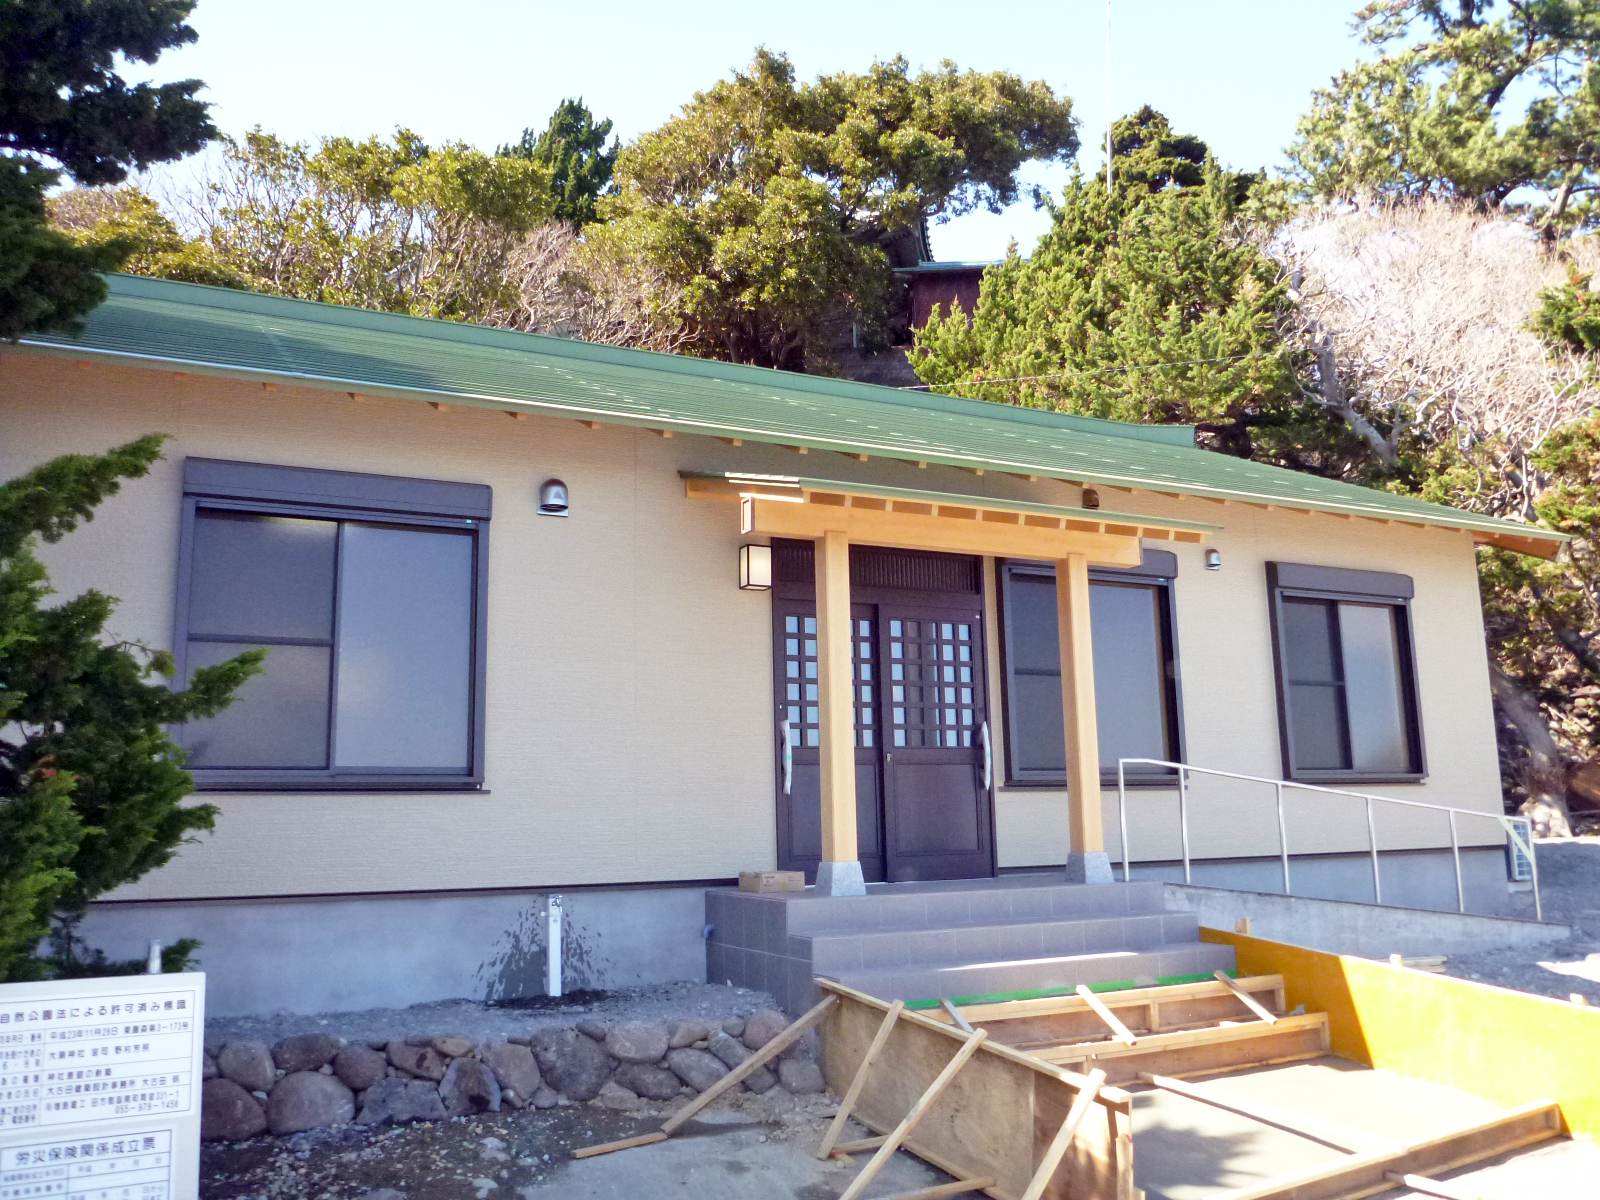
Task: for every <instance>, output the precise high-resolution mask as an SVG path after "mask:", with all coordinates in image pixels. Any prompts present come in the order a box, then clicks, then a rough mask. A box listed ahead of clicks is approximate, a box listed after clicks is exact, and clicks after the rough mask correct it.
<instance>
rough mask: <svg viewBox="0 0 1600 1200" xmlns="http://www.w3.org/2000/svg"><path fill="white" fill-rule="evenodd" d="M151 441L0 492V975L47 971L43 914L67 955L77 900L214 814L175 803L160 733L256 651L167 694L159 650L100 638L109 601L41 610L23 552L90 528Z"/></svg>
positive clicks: (219, 695) (217, 704) (39, 579)
mask: <svg viewBox="0 0 1600 1200" xmlns="http://www.w3.org/2000/svg"><path fill="white" fill-rule="evenodd" d="M162 440H163V439H162V438H161V437H160V436H159V435H151V436H148V437H143V438H140V439H139V440H138V441H134V442H129V443H128V444H127V445H125V446H119V447H117V448H116V449H114V450H111V451H109V452H107V453H106V454H102V455H79V454H72V455H66V456H64V457H61V458H57V459H54V460H52V461H50V462H47V463H45V464H43V465H42V466H39V467H36V468H34V469H33V470H32V471H29V472H28V473H27V474H25V475H22V476H19V477H18V478H16V479H13V480H11V481H9V482H8V483H5V484H0V980H5V979H25V978H30V977H37V976H38V975H40V974H42V973H45V972H46V970H47V966H46V964H45V963H44V962H42V961H41V960H40V959H39V958H37V957H36V956H35V953H34V951H35V949H36V947H37V946H38V944H39V941H40V939H41V937H43V935H44V934H45V932H46V929H47V926H48V922H49V919H50V917H51V915H52V914H53V913H54V914H60V916H61V918H62V922H63V924H62V927H61V932H62V934H63V936H62V937H61V938H60V939H59V942H58V945H59V947H60V950H61V952H62V953H63V954H64V955H65V957H66V958H68V959H71V958H73V957H74V956H75V955H76V953H77V950H78V948H79V947H78V944H77V943H76V941H75V938H74V936H73V929H74V926H75V922H76V920H77V919H78V918H80V917H81V916H82V914H83V913H84V912H85V911H86V910H87V908H88V905H89V902H90V901H91V900H93V899H94V898H95V897H97V896H99V895H102V894H103V893H105V892H107V891H110V890H111V889H112V888H115V887H119V886H121V885H122V884H124V883H129V882H131V881H133V880H135V879H137V878H139V877H140V876H141V875H143V874H144V873H145V872H147V871H150V870H153V869H154V868H156V867H159V866H161V865H162V864H164V863H166V862H167V861H169V860H170V859H171V858H172V856H173V855H174V854H176V853H177V851H178V848H179V846H181V845H182V844H183V843H184V842H185V841H187V840H189V835H190V834H191V833H192V832H193V831H195V830H200V829H210V828H211V826H212V822H213V821H214V819H215V817H216V812H217V810H216V808H215V807H213V806H212V805H209V804H202V805H193V806H185V805H184V804H183V803H182V801H183V799H184V797H185V796H187V795H188V793H189V792H190V790H191V789H192V786H193V780H192V778H191V776H190V775H189V773H188V772H187V771H185V770H184V769H183V751H182V750H181V749H179V747H178V746H177V745H176V744H175V743H174V742H173V741H172V740H171V738H170V737H168V735H167V732H166V730H167V727H168V726H171V725H174V724H179V723H182V722H184V721H187V720H190V719H191V718H194V717H206V716H212V715H214V714H216V713H218V712H220V711H221V710H222V709H223V708H225V707H227V705H228V703H229V702H230V700H231V699H232V697H233V693H234V691H235V689H237V688H238V687H239V685H240V684H242V683H243V682H244V681H245V680H246V679H248V678H249V677H250V676H251V675H253V674H255V673H256V672H258V671H259V670H260V665H261V661H262V659H263V657H264V655H265V652H264V651H260V650H254V651H248V652H246V653H244V654H241V655H239V656H238V657H237V658H234V659H231V660H229V661H228V662H225V663H221V664H219V665H217V666H215V667H207V668H204V669H202V670H200V671H197V672H195V676H194V678H193V679H192V680H191V681H190V683H189V686H188V688H187V689H186V690H182V691H175V690H173V689H172V688H170V687H169V686H168V685H167V683H166V682H165V681H166V679H167V678H169V677H170V676H171V674H172V671H173V660H172V656H171V655H170V654H168V653H166V652H163V651H154V650H150V649H148V648H146V647H143V646H139V645H134V644H129V643H125V642H110V641H107V640H106V637H105V634H104V630H105V623H106V620H107V618H108V617H109V616H110V615H111V612H112V610H113V608H114V607H115V605H116V601H115V600H114V599H113V598H111V597H110V596H107V595H105V594H103V593H101V592H98V591H92V590H91V591H87V592H84V593H83V594H81V595H79V596H75V597H73V598H72V599H69V600H66V601H64V602H62V603H60V604H51V605H47V604H46V603H45V600H46V597H48V596H49V595H50V594H51V589H50V586H49V581H48V578H47V576H46V573H45V569H44V565H43V564H42V563H41V562H40V561H39V558H38V556H37V554H36V553H35V549H36V547H37V543H38V542H40V541H44V542H57V541H60V540H61V538H63V537H64V536H66V534H68V533H70V532H71V531H72V530H74V529H75V528H77V525H78V523H79V522H80V521H85V520H90V519H92V517H93V513H94V509H95V508H96V507H97V506H98V505H99V504H100V503H101V502H102V501H103V500H105V499H106V498H107V497H109V496H113V495H115V494H116V493H117V491H118V490H119V488H120V486H121V482H120V481H121V480H123V479H137V478H140V477H142V476H143V475H145V474H146V473H147V472H148V471H149V470H150V466H151V464H153V463H154V462H155V461H156V460H157V459H159V458H160V457H161V443H162ZM59 965H66V966H70V963H69V964H58V966H59Z"/></svg>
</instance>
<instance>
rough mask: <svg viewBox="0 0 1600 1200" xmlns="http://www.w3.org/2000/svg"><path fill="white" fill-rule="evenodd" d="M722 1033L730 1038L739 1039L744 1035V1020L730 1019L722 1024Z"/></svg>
mask: <svg viewBox="0 0 1600 1200" xmlns="http://www.w3.org/2000/svg"><path fill="white" fill-rule="evenodd" d="M722 1032H723V1033H725V1034H727V1035H728V1036H729V1037H739V1036H741V1035H742V1034H743V1033H744V1018H743V1017H730V1018H728V1020H726V1021H724V1022H723V1023H722Z"/></svg>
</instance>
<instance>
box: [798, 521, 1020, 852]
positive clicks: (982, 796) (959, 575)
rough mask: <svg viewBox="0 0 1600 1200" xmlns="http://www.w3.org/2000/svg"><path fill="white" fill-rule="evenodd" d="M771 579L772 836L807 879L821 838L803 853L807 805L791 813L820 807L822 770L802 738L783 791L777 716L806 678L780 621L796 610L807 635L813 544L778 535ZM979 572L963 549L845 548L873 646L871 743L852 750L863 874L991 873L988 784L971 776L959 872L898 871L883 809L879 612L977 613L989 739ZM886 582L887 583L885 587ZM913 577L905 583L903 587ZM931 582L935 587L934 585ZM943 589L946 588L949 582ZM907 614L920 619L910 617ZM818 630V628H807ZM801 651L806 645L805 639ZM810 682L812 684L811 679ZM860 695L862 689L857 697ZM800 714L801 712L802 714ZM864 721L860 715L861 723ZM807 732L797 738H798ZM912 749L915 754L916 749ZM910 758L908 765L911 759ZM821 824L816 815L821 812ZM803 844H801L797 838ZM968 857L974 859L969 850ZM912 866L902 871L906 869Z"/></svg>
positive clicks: (854, 607)
mask: <svg viewBox="0 0 1600 1200" xmlns="http://www.w3.org/2000/svg"><path fill="white" fill-rule="evenodd" d="M773 548H774V554H773V558H774V579H773V590H772V606H773V665H774V679H773V700H774V712H773V717H774V721H773V733H772V744H773V747H774V752H775V763H774V766H775V777H776V779H777V789H776V790H777V805H776V813H775V816H776V820H777V842H778V865H779V866H780V867H781V868H783V869H785V870H804V871H805V872H806V877H807V882H811V881H812V880H814V879H815V875H816V864H817V859H818V856H819V855H820V840H819V841H818V843H817V852H816V853H815V854H813V853H807V851H809V850H810V849H811V846H810V842H811V840H812V839H811V837H810V836H808V834H807V830H809V825H810V822H809V820H806V821H805V822H804V823H805V825H806V829H805V830H802V829H800V822H799V818H802V817H806V818H809V814H808V813H801V812H797V811H795V805H796V804H797V803H798V804H807V803H816V804H819V805H820V798H819V797H818V796H817V793H816V791H815V788H816V786H817V784H816V783H814V782H813V778H814V777H815V776H816V775H817V774H818V773H819V767H818V759H817V750H816V748H814V747H809V746H804V745H802V746H800V747H797V748H796V749H795V751H794V758H793V762H792V768H791V769H792V771H793V774H792V776H791V782H792V787H791V794H789V795H787V796H786V795H785V794H784V791H783V778H784V758H783V746H782V742H781V737H780V733H779V728H778V725H777V722H778V720H779V719H781V718H782V716H783V715H784V712H785V710H786V709H787V708H789V707H790V706H791V705H792V703H793V701H791V700H790V699H789V696H788V691H787V685H788V684H790V683H792V682H797V683H799V684H800V685H801V688H800V696H801V701H800V702H801V704H802V705H804V703H805V700H804V697H805V688H804V685H805V683H806V680H805V678H804V669H805V668H804V667H802V668H801V673H800V677H799V678H798V679H791V678H790V677H789V676H788V675H787V674H786V672H785V663H786V660H787V659H788V658H789V657H790V655H789V654H788V653H787V651H788V646H787V644H786V643H787V640H788V639H789V638H791V637H794V636H796V634H795V633H792V632H790V631H788V630H787V629H786V628H785V622H786V619H787V618H788V617H790V616H795V617H798V618H800V619H801V620H800V629H799V634H800V636H801V637H802V639H803V637H804V617H805V616H808V615H809V616H812V617H814V616H815V612H816V589H815V584H814V582H813V576H812V575H811V544H810V543H809V542H794V541H786V540H784V539H774V541H773ZM983 582H984V577H983V572H982V560H981V559H976V558H973V557H971V556H967V555H944V554H935V553H931V552H924V551H901V550H882V549H880V548H878V547H871V546H852V547H851V588H850V599H851V615H852V619H853V620H856V621H858V622H859V621H863V620H865V621H869V622H871V629H872V639H871V640H872V645H871V648H870V649H871V659H872V664H871V665H872V667H873V671H872V674H873V680H872V687H873V698H872V701H871V707H872V710H873V711H872V720H871V728H872V730H873V738H872V741H873V743H874V744H873V745H872V746H871V747H867V746H864V745H858V746H857V748H856V778H857V796H856V811H857V814H858V836H859V842H860V857H861V865H862V873H863V875H864V876H865V878H866V879H867V880H868V882H873V881H877V880H883V879H886V878H891V879H892V878H907V879H910V878H940V877H957V878H959V877H984V876H992V875H993V874H995V870H996V867H995V836H994V828H995V820H994V788H993V786H992V782H991V786H990V787H989V788H988V789H983V788H982V787H981V779H978V778H977V776H975V779H976V780H977V782H976V786H977V787H978V795H977V797H976V802H977V811H976V814H975V815H976V819H977V822H978V828H979V837H980V843H981V847H982V849H981V851H980V852H979V853H980V854H981V865H978V864H974V867H973V869H972V870H971V871H964V872H963V873H962V874H961V875H957V876H941V875H939V874H938V873H937V871H935V872H934V873H931V874H929V873H918V870H917V868H916V867H915V864H912V863H909V862H908V863H904V864H901V870H900V871H897V870H896V864H895V863H894V862H893V861H892V860H891V855H890V854H889V842H888V840H887V834H888V832H889V826H890V824H891V823H892V821H893V817H892V816H891V815H890V814H888V813H887V811H886V808H887V805H886V798H887V796H888V791H889V786H890V783H889V780H888V778H887V773H888V769H889V767H890V764H889V763H888V762H887V761H886V757H885V756H886V754H888V753H891V752H892V751H893V750H894V747H892V746H888V745H886V742H887V741H888V740H889V725H888V723H887V722H886V721H885V719H884V718H885V717H886V716H887V714H888V709H889V704H888V700H887V696H888V692H886V691H885V690H884V688H885V687H887V686H888V684H889V680H888V679H887V675H888V670H887V669H886V665H887V663H888V661H889V646H888V641H887V626H886V625H885V622H884V620H882V619H880V617H884V616H885V615H886V614H889V613H891V612H895V611H906V612H912V613H918V612H924V611H926V612H928V613H929V614H930V615H931V614H932V613H933V612H940V613H948V614H950V617H949V619H951V620H954V619H955V616H956V615H960V616H962V617H963V619H973V620H974V626H975V627H974V629H973V639H972V641H973V652H972V654H973V667H974V675H975V678H976V680H977V681H979V682H978V684H977V686H978V687H979V688H981V691H980V692H979V694H978V698H977V707H978V711H979V713H981V714H982V715H981V716H979V717H977V718H976V721H978V722H981V721H982V720H983V719H984V718H987V719H988V720H989V722H990V730H989V732H990V737H991V739H993V738H994V737H995V736H996V731H995V729H994V726H993V718H992V716H991V715H990V714H991V712H992V710H991V708H990V704H989V690H988V689H989V687H990V682H989V671H988V665H989V663H988V652H987V634H986V623H985V621H984V616H983V614H984V595H983V592H982V590H981V589H982V587H983ZM883 584H889V585H890V586H881V585H883ZM907 585H909V586H907ZM929 585H932V586H931V587H930V586H929ZM946 589H948V590H946ZM913 619H917V618H916V617H913ZM813 636H814V635H813ZM857 646H858V649H857V652H856V655H855V657H856V659H857V661H858V663H859V662H860V661H861V652H860V649H859V646H860V639H859V638H858V639H857ZM801 649H802V650H803V649H804V647H803V646H802V647H801ZM812 682H815V681H814V680H813V681H812ZM865 682H866V681H865V680H863V679H858V680H857V685H858V686H860V685H861V684H863V683H865ZM859 699H860V697H859V694H858V701H859ZM802 715H803V714H802ZM860 728H864V726H862V725H861V724H860V722H859V718H858V729H860ZM977 729H978V724H976V723H975V724H974V726H973V730H974V746H973V747H972V749H973V752H974V755H977V756H981V750H979V749H978V747H977V744H976V738H977ZM802 740H803V739H802ZM912 757H915V756H914V755H913V756H912ZM906 765H908V766H909V765H910V763H909V762H908V763H907V764H906ZM972 765H973V769H974V771H976V772H981V758H975V761H974V763H973V764H972ZM818 822H819V823H820V813H819V816H818ZM802 841H803V842H805V843H806V844H804V845H802V844H800V843H801V842H802ZM967 861H968V862H969V863H973V859H972V857H971V856H968V859H967ZM908 869H909V870H910V873H907V870H908Z"/></svg>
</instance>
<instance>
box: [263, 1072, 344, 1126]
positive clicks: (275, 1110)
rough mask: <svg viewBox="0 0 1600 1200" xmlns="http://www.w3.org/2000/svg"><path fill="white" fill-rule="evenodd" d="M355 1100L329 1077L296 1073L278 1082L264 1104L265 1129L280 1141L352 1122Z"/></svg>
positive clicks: (315, 1073)
mask: <svg viewBox="0 0 1600 1200" xmlns="http://www.w3.org/2000/svg"><path fill="white" fill-rule="evenodd" d="M355 1115H356V1098H355V1096H353V1095H352V1094H351V1092H350V1089H349V1088H347V1087H345V1085H344V1084H342V1083H340V1082H339V1081H338V1080H337V1079H335V1078H334V1077H333V1076H332V1075H323V1074H321V1073H319V1072H317V1071H296V1072H295V1073H294V1074H293V1075H285V1076H284V1077H283V1078H282V1079H280V1080H278V1086H277V1087H275V1088H273V1089H272V1098H271V1099H270V1100H269V1101H268V1102H267V1126H268V1128H270V1129H271V1130H272V1132H273V1133H274V1134H276V1135H277V1136H279V1137H282V1136H283V1135H284V1134H286V1133H301V1132H303V1131H304V1130H307V1129H323V1128H325V1127H327V1126H329V1125H345V1124H348V1123H349V1122H351V1121H353V1120H354V1119H355Z"/></svg>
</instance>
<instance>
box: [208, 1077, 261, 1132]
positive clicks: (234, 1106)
mask: <svg viewBox="0 0 1600 1200" xmlns="http://www.w3.org/2000/svg"><path fill="white" fill-rule="evenodd" d="M266 1128H267V1114H266V1113H264V1112H262V1111H261V1105H259V1104H257V1103H256V1102H255V1099H254V1098H253V1097H252V1096H251V1095H250V1093H249V1092H247V1091H245V1090H244V1089H243V1088H242V1087H240V1086H239V1085H238V1084H237V1083H235V1082H234V1081H233V1080H231V1079H221V1078H218V1079H208V1080H206V1081H205V1082H204V1083H202V1084H201V1085H200V1136H201V1137H202V1138H204V1139H205V1140H206V1141H208V1142H242V1141H245V1140H246V1139H248V1138H253V1137H255V1136H256V1134H258V1133H263V1132H265V1130H266Z"/></svg>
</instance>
